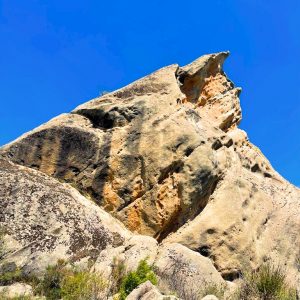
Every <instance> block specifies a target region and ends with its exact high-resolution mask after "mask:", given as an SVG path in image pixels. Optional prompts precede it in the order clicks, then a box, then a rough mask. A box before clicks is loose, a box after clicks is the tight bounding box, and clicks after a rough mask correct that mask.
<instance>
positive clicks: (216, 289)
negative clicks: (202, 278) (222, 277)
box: [199, 282, 226, 299]
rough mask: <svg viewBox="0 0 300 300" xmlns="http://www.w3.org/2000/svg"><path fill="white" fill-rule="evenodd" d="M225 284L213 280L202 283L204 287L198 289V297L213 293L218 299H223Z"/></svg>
mask: <svg viewBox="0 0 300 300" xmlns="http://www.w3.org/2000/svg"><path fill="white" fill-rule="evenodd" d="M225 288H226V286H225V285H222V284H221V285H219V284H216V283H213V282H210V283H206V284H204V287H203V288H202V289H200V293H199V297H200V298H199V299H202V298H203V297H205V296H206V295H214V296H216V297H217V298H218V299H224V294H225Z"/></svg>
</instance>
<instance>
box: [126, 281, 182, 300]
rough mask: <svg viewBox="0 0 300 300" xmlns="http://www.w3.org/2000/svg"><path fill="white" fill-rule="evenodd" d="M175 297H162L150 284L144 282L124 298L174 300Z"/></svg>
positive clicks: (133, 299) (131, 299)
mask: <svg viewBox="0 0 300 300" xmlns="http://www.w3.org/2000/svg"><path fill="white" fill-rule="evenodd" d="M176 299H178V298H177V297H175V296H164V295H162V294H161V293H160V292H159V290H158V289H157V288H156V287H155V286H154V285H153V284H152V283H151V282H150V281H146V282H144V283H142V284H140V285H139V286H138V287H137V288H136V289H134V290H133V291H132V292H131V293H130V294H129V295H128V296H127V298H126V300H176Z"/></svg>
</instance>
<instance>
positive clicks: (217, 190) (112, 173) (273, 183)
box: [0, 52, 300, 280]
mask: <svg viewBox="0 0 300 300" xmlns="http://www.w3.org/2000/svg"><path fill="white" fill-rule="evenodd" d="M227 56H228V53H226V52H222V53H218V54H211V55H205V56H203V57H200V58H199V59H197V60H196V61H194V62H193V63H191V64H189V65H187V66H184V67H179V66H178V65H171V66H168V67H165V68H162V69H160V70H158V71H156V72H154V73H152V74H150V75H149V76H147V77H145V78H142V79H140V80H138V81H136V82H134V83H132V84H130V85H128V86H126V87H124V88H122V89H120V90H117V91H115V92H112V93H109V94H106V95H104V96H102V97H99V98H96V99H93V100H91V101H89V102H87V103H84V104H83V105H80V106H79V107H77V108H76V109H75V110H73V111H72V112H71V113H69V114H64V115H61V116H58V117H56V118H54V119H52V120H51V121H49V122H48V123H46V124H44V125H42V126H40V127H38V128H37V129H35V130H33V131H32V132H29V133H27V134H25V135H24V136H22V137H20V138H19V139H17V140H16V141H14V142H12V143H10V144H8V145H6V146H4V147H3V148H2V149H1V150H0V157H2V158H5V159H9V160H11V161H13V162H14V163H16V164H19V165H24V166H27V167H30V168H34V169H37V170H39V171H41V172H44V173H46V174H47V175H50V176H53V177H56V178H58V179H59V180H61V181H65V182H68V183H70V184H72V185H73V186H74V187H76V188H77V189H78V190H79V191H80V192H81V193H82V194H84V195H85V196H87V197H89V198H91V199H92V200H94V201H95V202H96V203H97V204H98V205H99V206H101V207H102V208H104V209H105V210H107V211H109V212H110V213H111V214H113V216H115V217H117V218H118V219H119V220H121V221H122V222H123V223H124V224H125V225H126V226H127V228H129V229H130V230H131V231H133V232H138V233H141V234H145V235H150V236H153V237H155V238H156V239H157V240H158V241H162V240H165V241H168V242H172V243H173V242H175V243H181V244H182V245H185V246H187V247H189V248H190V249H192V250H194V251H197V252H199V253H200V254H201V255H203V256H209V257H210V258H211V259H212V261H213V262H214V265H215V266H216V267H217V269H218V270H219V271H220V272H221V273H222V275H223V277H224V278H226V279H228V280H232V279H234V278H236V276H237V274H238V273H239V270H240V268H241V265H242V264H245V263H246V264H250V265H251V266H252V267H256V266H257V265H258V264H259V263H260V262H261V261H263V260H266V259H268V258H269V257H271V258H272V259H281V258H282V257H284V260H285V262H286V263H287V264H288V265H289V267H290V268H291V269H295V262H296V256H297V255H298V253H297V252H299V247H295V245H299V241H300V239H299V232H300V217H299V208H300V192H299V190H298V189H297V188H295V187H293V186H292V185H290V184H289V183H288V182H287V181H285V180H284V179H283V178H282V177H281V176H280V175H279V174H278V173H276V172H275V171H274V170H273V168H272V166H271V165H270V163H269V162H268V160H267V159H266V158H265V157H264V156H263V155H262V153H261V152H260V151H259V149H257V148H256V147H255V146H253V145H252V144H251V143H250V142H249V140H248V138H247V135H246V133H245V132H244V131H243V130H240V129H239V128H238V124H239V122H240V121H241V108H240V103H239V98H238V97H239V94H240V89H239V88H235V87H234V84H233V83H232V82H231V81H230V80H229V79H228V78H227V76H226V74H225V73H224V72H223V70H222V65H223V62H224V59H225V58H226V57H227ZM274 232H276V236H275V237H274ZM245 260H246V261H245Z"/></svg>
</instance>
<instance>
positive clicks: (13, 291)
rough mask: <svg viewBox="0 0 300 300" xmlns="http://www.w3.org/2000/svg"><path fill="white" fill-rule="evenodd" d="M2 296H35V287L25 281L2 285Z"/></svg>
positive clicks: (0, 288)
mask: <svg viewBox="0 0 300 300" xmlns="http://www.w3.org/2000/svg"><path fill="white" fill-rule="evenodd" d="M0 296H3V297H4V296H5V297H6V298H16V297H29V296H33V289H32V287H31V286H30V285H28V284H25V283H19V282H17V283H14V284H11V285H8V286H0Z"/></svg>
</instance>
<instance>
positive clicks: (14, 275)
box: [0, 268, 23, 285]
mask: <svg viewBox="0 0 300 300" xmlns="http://www.w3.org/2000/svg"><path fill="white" fill-rule="evenodd" d="M22 279H23V276H22V272H21V270H20V269H19V268H16V269H12V270H10V271H5V272H1V274H0V285H9V284H12V283H14V282H18V281H22Z"/></svg>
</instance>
